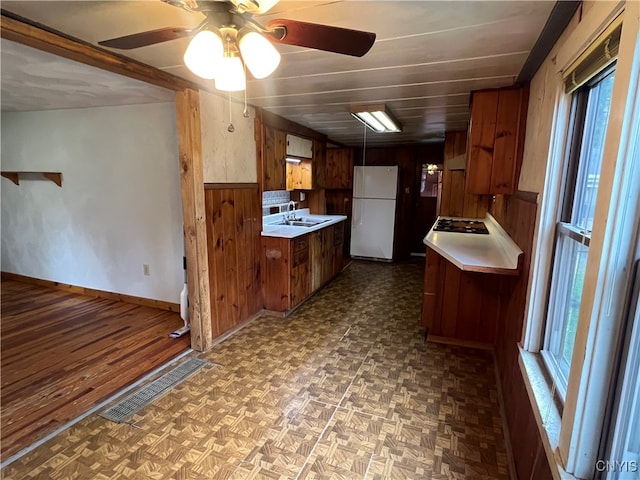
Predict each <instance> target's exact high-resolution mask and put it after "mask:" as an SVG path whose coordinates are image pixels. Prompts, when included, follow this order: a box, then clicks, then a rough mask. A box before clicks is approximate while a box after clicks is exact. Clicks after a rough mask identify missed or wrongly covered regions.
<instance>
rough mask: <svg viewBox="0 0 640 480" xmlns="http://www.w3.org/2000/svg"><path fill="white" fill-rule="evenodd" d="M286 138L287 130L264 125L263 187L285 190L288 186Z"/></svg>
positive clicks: (265, 188) (264, 188)
mask: <svg viewBox="0 0 640 480" xmlns="http://www.w3.org/2000/svg"><path fill="white" fill-rule="evenodd" d="M286 138H287V135H286V133H285V132H283V131H280V130H276V129H275V128H272V127H269V126H265V127H264V152H263V163H262V167H263V177H264V182H263V186H262V189H263V190H265V191H268V190H284V189H285V188H286V186H287V185H286V170H285V156H286V149H287V146H286Z"/></svg>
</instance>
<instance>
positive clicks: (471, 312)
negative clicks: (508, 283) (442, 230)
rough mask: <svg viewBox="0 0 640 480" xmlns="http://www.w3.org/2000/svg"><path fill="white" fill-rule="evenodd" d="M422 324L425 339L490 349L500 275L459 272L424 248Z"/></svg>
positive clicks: (497, 312)
mask: <svg viewBox="0 0 640 480" xmlns="http://www.w3.org/2000/svg"><path fill="white" fill-rule="evenodd" d="M426 260H427V261H426V267H425V278H424V294H423V299H422V324H423V326H424V327H426V328H428V329H429V335H436V336H441V337H448V338H455V339H457V340H467V341H473V342H479V343H485V344H491V345H493V344H494V343H495V341H496V334H497V325H498V315H499V313H500V286H501V283H500V282H501V275H497V274H493V273H477V272H467V271H463V270H460V269H459V268H458V267H456V266H455V265H454V264H453V263H451V262H449V261H448V260H446V259H445V258H444V257H442V256H440V255H439V254H438V253H436V252H435V251H434V250H432V249H431V248H427V259H426Z"/></svg>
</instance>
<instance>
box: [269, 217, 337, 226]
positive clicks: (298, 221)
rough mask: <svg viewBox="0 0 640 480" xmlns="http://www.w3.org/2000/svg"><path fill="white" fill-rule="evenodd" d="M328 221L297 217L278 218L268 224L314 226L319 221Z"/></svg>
mask: <svg viewBox="0 0 640 480" xmlns="http://www.w3.org/2000/svg"><path fill="white" fill-rule="evenodd" d="M327 221H329V220H328V219H322V220H320V219H316V218H309V217H304V218H301V217H297V218H293V219H291V220H280V221H279V222H274V223H270V224H269V225H289V226H291V227H315V226H316V225H319V224H321V223H324V222H327Z"/></svg>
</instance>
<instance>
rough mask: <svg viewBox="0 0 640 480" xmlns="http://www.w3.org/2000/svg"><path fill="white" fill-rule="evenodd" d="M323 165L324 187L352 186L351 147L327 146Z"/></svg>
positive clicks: (343, 187)
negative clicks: (324, 164)
mask: <svg viewBox="0 0 640 480" xmlns="http://www.w3.org/2000/svg"><path fill="white" fill-rule="evenodd" d="M326 156H327V161H326V166H325V169H324V170H325V172H324V173H325V178H324V187H325V188H330V189H331V188H340V189H349V188H352V183H353V149H352V148H327V152H326Z"/></svg>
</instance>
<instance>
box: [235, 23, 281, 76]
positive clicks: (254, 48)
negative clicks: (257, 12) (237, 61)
mask: <svg viewBox="0 0 640 480" xmlns="http://www.w3.org/2000/svg"><path fill="white" fill-rule="evenodd" d="M238 43H239V46H240V53H241V54H242V59H243V60H244V63H245V65H246V66H247V68H248V69H249V71H250V72H251V74H252V75H253V76H254V77H255V78H257V79H260V78H265V77H268V76H269V75H271V74H272V73H273V72H274V71H275V69H276V68H278V65H280V53H279V52H278V50H276V48H275V47H274V46H273V45H272V43H271V42H270V41H269V40H267V39H266V38H265V37H264V36H262V35H260V34H259V33H258V32H253V31H248V32H246V33H244V32H242V31H241V32H240V40H239V42H238Z"/></svg>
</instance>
